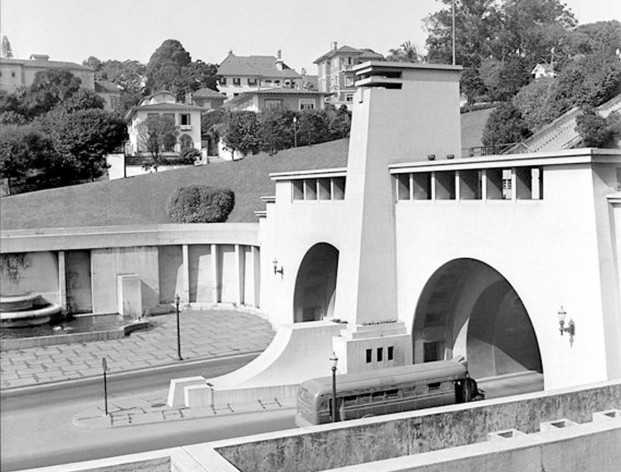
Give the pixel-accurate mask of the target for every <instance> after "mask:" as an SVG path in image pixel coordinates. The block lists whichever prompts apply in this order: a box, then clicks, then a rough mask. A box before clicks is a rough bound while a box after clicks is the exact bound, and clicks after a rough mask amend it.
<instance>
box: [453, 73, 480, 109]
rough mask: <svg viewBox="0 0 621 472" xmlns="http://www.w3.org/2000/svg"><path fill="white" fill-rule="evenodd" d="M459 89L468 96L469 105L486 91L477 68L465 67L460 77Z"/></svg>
mask: <svg viewBox="0 0 621 472" xmlns="http://www.w3.org/2000/svg"><path fill="white" fill-rule="evenodd" d="M459 89H460V91H461V93H463V94H464V95H465V96H466V98H467V100H468V105H472V104H474V103H475V101H476V99H477V98H478V97H480V96H481V95H483V94H484V93H485V83H484V82H483V79H482V78H481V75H480V74H479V71H478V70H477V69H476V68H474V67H468V68H466V69H464V71H463V72H462V74H461V77H460V79H459Z"/></svg>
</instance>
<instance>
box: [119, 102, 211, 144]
mask: <svg viewBox="0 0 621 472" xmlns="http://www.w3.org/2000/svg"><path fill="white" fill-rule="evenodd" d="M203 111H204V110H203V108H201V107H198V106H195V105H188V104H185V103H177V100H176V98H175V96H174V95H173V94H172V93H170V92H167V91H161V92H157V93H155V94H153V95H150V96H148V97H145V98H143V99H142V100H141V101H140V103H139V104H138V105H137V106H135V107H132V108H131V109H130V110H129V111H128V112H127V114H126V115H125V121H126V122H127V131H128V133H129V142H130V148H131V152H132V154H140V153H142V152H145V151H146V150H145V146H144V143H142V140H141V138H140V133H139V129H140V124H141V123H144V122H145V121H146V120H148V119H150V118H156V117H159V118H164V119H170V120H172V121H173V122H174V123H175V125H176V127H177V129H178V130H179V136H178V137H177V143H176V144H175V145H174V147H171V148H169V149H167V150H166V153H175V154H178V153H181V152H183V151H185V150H187V149H189V148H195V149H198V150H199V151H200V149H201V113H202V112H203Z"/></svg>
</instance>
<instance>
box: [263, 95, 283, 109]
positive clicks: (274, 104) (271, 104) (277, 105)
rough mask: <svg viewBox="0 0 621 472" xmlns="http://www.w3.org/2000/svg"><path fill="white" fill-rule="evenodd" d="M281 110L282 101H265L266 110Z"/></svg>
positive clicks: (272, 99)
mask: <svg viewBox="0 0 621 472" xmlns="http://www.w3.org/2000/svg"><path fill="white" fill-rule="evenodd" d="M281 108H282V100H278V99H274V98H267V99H265V109H266V110H279V109H281Z"/></svg>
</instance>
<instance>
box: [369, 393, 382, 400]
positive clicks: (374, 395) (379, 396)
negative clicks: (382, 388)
mask: <svg viewBox="0 0 621 472" xmlns="http://www.w3.org/2000/svg"><path fill="white" fill-rule="evenodd" d="M383 399H384V392H373V393H372V394H371V400H372V401H374V402H377V401H382V400H383Z"/></svg>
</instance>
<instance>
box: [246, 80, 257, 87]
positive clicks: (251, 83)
mask: <svg viewBox="0 0 621 472" xmlns="http://www.w3.org/2000/svg"><path fill="white" fill-rule="evenodd" d="M248 85H250V86H255V85H257V79H251V78H249V79H248Z"/></svg>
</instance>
